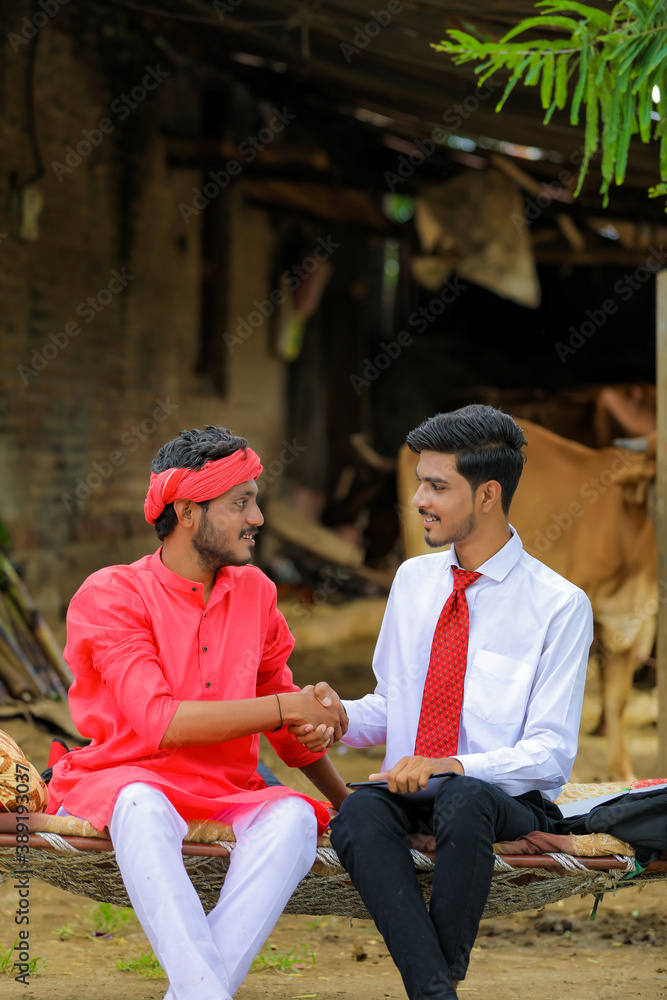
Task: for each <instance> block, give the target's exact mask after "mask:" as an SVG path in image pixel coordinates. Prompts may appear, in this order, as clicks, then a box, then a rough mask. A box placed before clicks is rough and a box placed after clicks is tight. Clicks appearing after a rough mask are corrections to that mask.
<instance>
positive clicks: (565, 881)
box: [0, 833, 667, 918]
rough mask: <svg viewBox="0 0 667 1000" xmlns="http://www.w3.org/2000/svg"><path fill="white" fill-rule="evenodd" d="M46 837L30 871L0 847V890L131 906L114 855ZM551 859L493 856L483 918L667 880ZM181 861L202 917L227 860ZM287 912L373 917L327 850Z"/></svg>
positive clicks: (424, 870)
mask: <svg viewBox="0 0 667 1000" xmlns="http://www.w3.org/2000/svg"><path fill="white" fill-rule="evenodd" d="M41 836H42V837H44V839H45V840H48V842H49V844H51V845H52V847H53V848H54V849H53V850H44V849H39V848H33V849H31V850H30V851H29V852H28V853H27V855H24V857H25V858H26V862H25V864H23V863H20V862H19V861H17V857H16V851H15V850H14V848H11V847H0V883H1V882H3V881H5V880H6V879H8V878H12V877H14V875H15V874H16V873H17V872H20V873H21V874H22V875H30V876H32V877H35V878H40V879H42V880H43V881H45V882H48V883H49V884H51V885H54V886H56V887H57V888H60V889H67V890H68V891H69V892H73V893H75V894H76V895H80V896H87V897H89V898H90V899H95V900H99V901H100V902H109V903H115V904H116V905H118V906H129V905H130V904H129V900H128V898H127V894H126V892H125V886H124V885H123V880H122V878H121V874H120V871H119V869H118V866H117V864H116V858H115V854H114V852H113V851H81V850H78V849H77V848H74V847H72V845H71V844H69V843H67V841H66V840H64V839H63V838H62V837H60V836H59V835H58V834H52V833H48V834H47V833H43V834H41ZM220 843H221V846H223V847H225V848H226V849H227V850H229V851H231V850H233V849H234V844H230V843H228V842H226V841H221V842H220ZM411 853H412V858H413V861H414V864H415V870H416V874H417V879H418V881H419V884H420V886H421V889H422V892H423V895H424V899H425V900H426V901H427V902H428V900H429V899H430V896H431V888H432V883H433V869H434V867H435V866H434V862H433V861H431V859H430V858H428V857H426V856H425V855H423V854H421V853H420V852H419V851H414V850H413V851H412V852H411ZM551 857H553V858H554V859H556V860H557V861H558V863H559V866H560V867H559V868H555V869H547V868H512V866H511V865H509V864H507V862H505V861H504V860H503V859H502V858H500V857H499V856H498V855H496V856H495V872H494V877H493V884H492V887H491V892H490V894H489V898H488V901H487V906H486V909H485V911H484V916H485V917H494V916H500V915H502V914H505V913H514V912H517V911H519V910H531V909H537V908H540V907H542V906H545V905H547V904H548V903H553V902H556V901H557V900H559V899H564V898H566V897H567V896H571V895H577V894H578V895H582V896H584V895H587V894H588V893H594V894H596V895H597V894H599V893H601V892H608V891H611V892H616V890H617V889H619V888H624V887H625V886H627V885H635V884H637V883H641V882H647V881H655V880H656V879H658V878H663V879H664V878H667V872H656V873H653V874H651V873H641V874H639V875H638V876H636V877H635V878H633V879H631V880H627V875H628V874H629V873H631V872H634V870H635V862H634V858H629V857H621V856H620V855H618V856H617V857H618V858H619V860H621V861H623V862H624V863H625V868H624V869H620V868H619V869H613V870H610V871H599V870H595V871H594V870H591V869H588V868H586V867H585V866H584V865H583V864H582V863H581V861H579V860H578V859H577V858H573V857H571V856H570V855H563V854H552V855H551ZM183 862H184V864H185V867H186V870H187V872H188V875H189V876H190V879H191V880H192V883H193V885H194V887H195V889H196V890H197V892H198V894H199V896H200V898H201V900H202V903H203V905H204V908H205V910H206V911H207V912H208V911H210V910H211V909H212V908H213V907H214V906H215V904H216V903H217V901H218V897H219V894H220V888H221V886H222V883H223V881H224V878H225V874H226V872H227V868H228V865H229V859H228V858H222V857H210V856H201V855H184V857H183ZM624 879H626V881H623V880H624ZM285 912H286V913H301V914H313V915H319V916H328V915H331V914H339V915H344V916H350V917H358V918H367V917H368V916H369V914H368V912H367V910H366V908H365V907H364V904H363V903H362V901H361V899H360V897H359V895H358V893H357V891H356V889H355V888H354V886H353V885H352V883H351V881H350V877H349V875H348V874H347V872H346V871H345V870H344V869H343V867H342V866H341V863H340V861H339V859H338V856H337V854H336V852H335V851H334V850H333V848H330V847H321V848H319V849H318V851H317V858H316V861H315V864H314V865H313V868H312V870H311V871H310V872H309V874H308V875H306V877H305V878H304V879H303V880H302V881H301V882H300V883H299V885H298V886H297V888H296V891H295V892H294V894H293V896H292V898H291V899H290V901H289V903H288V905H287V907H286V909H285Z"/></svg>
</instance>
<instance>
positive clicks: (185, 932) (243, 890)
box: [109, 783, 317, 1000]
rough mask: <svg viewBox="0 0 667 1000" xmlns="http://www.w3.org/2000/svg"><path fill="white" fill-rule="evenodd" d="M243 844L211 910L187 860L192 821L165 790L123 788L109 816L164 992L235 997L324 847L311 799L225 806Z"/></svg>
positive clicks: (181, 998) (173, 996)
mask: <svg viewBox="0 0 667 1000" xmlns="http://www.w3.org/2000/svg"><path fill="white" fill-rule="evenodd" d="M216 818H220V820H221V822H223V823H229V824H230V825H231V826H232V827H233V828H234V835H235V837H236V841H237V845H236V847H235V848H234V850H233V851H232V856H231V859H230V863H229V871H228V873H227V875H226V877H225V882H224V885H223V887H222V891H221V893H220V898H219V900H218V902H217V904H216V906H215V908H214V909H213V910H212V911H211V912H210V913H209V915H208V916H206V915H205V913H204V909H203V907H202V905H201V902H200V900H199V897H198V896H197V893H196V891H195V889H194V887H193V885H192V882H191V881H190V879H189V877H188V874H187V872H186V870H185V867H184V865H183V861H182V854H181V845H182V841H183V837H184V836H185V833H186V831H187V823H186V822H185V820H184V819H183V818H182V817H181V816H180V815H179V814H178V813H177V811H176V809H175V808H174V806H173V805H172V804H171V802H170V801H169V799H168V798H167V797H166V795H164V793H163V792H161V791H159V790H158V789H157V788H153V787H151V786H150V785H144V784H142V783H135V784H132V785H127V786H126V787H125V788H123V789H122V790H121V792H120V794H119V796H118V799H117V801H116V805H115V807H114V811H113V816H112V818H111V822H110V823H109V831H110V833H111V840H112V842H113V845H114V849H115V851H116V859H117V861H118V866H119V868H120V871H121V874H122V876H123V881H124V883H125V887H126V889H127V894H128V896H129V897H130V900H131V902H132V906H133V907H134V910H135V912H136V914H137V917H138V918H139V920H140V921H141V925H142V927H143V929H144V931H145V933H146V936H147V937H148V939H149V941H150V943H151V945H152V946H153V950H154V952H155V954H156V955H157V957H158V959H159V960H160V962H161V964H162V967H163V968H164V970H165V972H166V973H167V976H168V977H169V990H168V992H167V994H166V996H165V998H164V1000H229V998H230V997H231V995H232V994H233V993H234V992H235V991H236V990H237V989H238V988H239V986H240V985H241V983H242V982H243V980H244V978H245V976H246V974H247V972H248V969H249V968H250V964H251V962H252V960H253V959H254V958H255V956H256V955H257V953H258V951H259V950H260V949H261V947H262V945H263V944H264V942H265V941H266V938H267V937H268V935H269V934H270V933H271V930H272V929H273V927H274V925H275V923H276V921H277V919H278V917H279V916H280V914H281V913H282V912H283V910H284V908H285V906H286V904H287V901H288V900H289V898H290V896H291V895H292V892H293V891H294V889H295V888H296V886H297V884H298V883H299V881H300V880H301V879H302V878H303V877H304V875H306V874H307V872H308V871H309V870H310V868H311V867H312V865H313V862H314V860H315V853H316V850H317V822H316V819H315V813H314V810H313V808H312V806H311V805H310V804H309V803H308V802H306V801H305V800H304V799H300V798H297V797H296V796H289V797H285V798H279V799H269V800H265V801H263V802H259V803H252V804H244V805H238V806H230V807H229V808H228V809H226V810H224V811H223V812H221V813H219V814H217V816H216Z"/></svg>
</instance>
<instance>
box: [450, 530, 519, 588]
mask: <svg viewBox="0 0 667 1000" xmlns="http://www.w3.org/2000/svg"><path fill="white" fill-rule="evenodd" d="M510 531H511V532H512V537H511V538H510V539H509V540H508V541H507V542H505V544H504V545H503V547H502V549H500V550H499V551H498V552H496V554H495V555H493V556H491V558H490V559H487V560H486V562H485V563H482V565H481V566H478V567H477V572H478V573H481V574H482V575H483V576H488V577H490V578H491V579H492V580H496V581H498V582H500V581H501V580H504V579H505V577H506V576H507V574H508V573H509V572H510V570H512V569H514V567H515V566H516V564H517V563H518V561H519V559H520V558H521V553H522V552H523V543H522V541H521V539H520V538H519V535H518V533H517V531H516V528H513V527H512V525H511V524H510ZM446 556H447V565H448V566H458V565H459V561H458V559H457V558H456V548H455V547H454V545H452V546H451V547H450V549H449V552H447V553H446Z"/></svg>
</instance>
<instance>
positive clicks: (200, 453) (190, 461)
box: [151, 424, 248, 541]
mask: <svg viewBox="0 0 667 1000" xmlns="http://www.w3.org/2000/svg"><path fill="white" fill-rule="evenodd" d="M247 447H248V442H247V441H246V439H245V438H242V437H237V435H235V434H232V432H231V431H230V430H228V429H227V428H226V427H214V426H213V425H212V424H207V425H206V427H205V428H204V430H203V431H200V430H199V429H198V428H196V427H195V428H194V430H191V431H181V433H180V434H179V435H178V437H176V438H173V440H171V441H167V443H166V444H163V445H162V447H161V448H160V450H159V451H158V453H157V455H156V456H155V458H154V459H153V461H152V462H151V472H164V471H165V470H166V469H201V468H202V466H204V465H206V463H207V462H210V461H211V459H215V458H227V457H228V456H229V455H233V454H234V452H235V451H239V450H240V449H243V450H244V451H245V449H246V448H247ZM200 504H201V506H202V507H203V508H204V510H206V509H207V508H208V500H202V501H200ZM177 523H178V518H177V517H176V512H175V510H174V505H173V503H168V504H167V506H166V507H165V508H164V510H163V511H162V513H161V514H160V516H159V517H158V519H157V521H156V522H155V530H156V532H157V535H158V538H159V539H160V541H164V539H165V538H166V537H167V535H168V534H169V533H170V532H172V531H173V530H174V528H175V527H176V524H177Z"/></svg>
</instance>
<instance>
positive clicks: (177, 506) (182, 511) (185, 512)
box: [174, 500, 194, 528]
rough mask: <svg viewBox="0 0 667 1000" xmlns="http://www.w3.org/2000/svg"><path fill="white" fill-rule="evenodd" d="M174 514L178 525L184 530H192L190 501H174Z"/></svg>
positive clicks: (192, 519)
mask: <svg viewBox="0 0 667 1000" xmlns="http://www.w3.org/2000/svg"><path fill="white" fill-rule="evenodd" d="M174 513H175V514H176V517H177V518H178V523H179V524H181V525H182V526H183V527H184V528H192V527H193V525H194V511H193V509H192V501H191V500H174Z"/></svg>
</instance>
